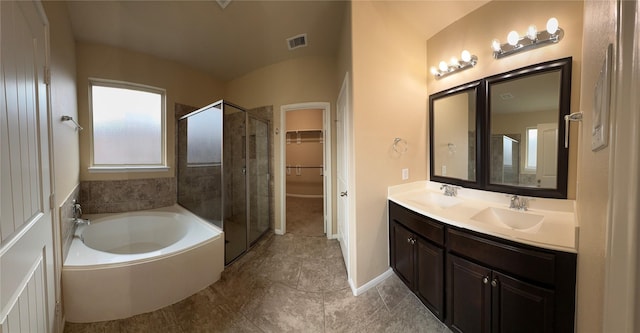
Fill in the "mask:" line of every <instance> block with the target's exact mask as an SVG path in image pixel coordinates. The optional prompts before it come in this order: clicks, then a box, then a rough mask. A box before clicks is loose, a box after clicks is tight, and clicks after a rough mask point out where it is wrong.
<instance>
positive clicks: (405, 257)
mask: <svg viewBox="0 0 640 333" xmlns="http://www.w3.org/2000/svg"><path fill="white" fill-rule="evenodd" d="M393 234H394V244H393V253H392V256H393V259H394V260H393V261H394V263H395V264H394V267H393V268H394V270H395V271H396V273H398V276H400V278H401V279H402V280H404V283H406V284H407V285H408V286H409V288H411V289H414V284H413V283H414V280H415V264H414V246H413V239H414V237H415V236H414V235H413V234H412V233H411V232H410V231H409V230H408V229H407V228H405V227H403V226H401V225H400V224H397V223H393Z"/></svg>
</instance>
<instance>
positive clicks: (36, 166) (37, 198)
mask: <svg viewBox="0 0 640 333" xmlns="http://www.w3.org/2000/svg"><path fill="white" fill-rule="evenodd" d="M0 24H1V25H0V33H1V34H0V46H1V48H0V52H1V53H0V60H1V62H0V63H1V64H2V65H1V66H2V68H1V70H0V82H1V86H0V87H1V89H0V175H1V177H0V192H1V198H0V199H1V200H0V201H1V204H0V240H1V241H0V332H2V333H4V332H50V331H52V330H53V324H52V323H53V321H54V310H55V298H54V292H55V290H54V278H53V236H52V222H51V207H50V204H49V196H50V194H51V182H50V180H51V177H50V169H49V134H48V112H47V87H46V85H45V82H44V73H45V63H46V56H47V53H46V52H47V49H46V47H47V45H46V43H47V41H46V38H47V37H46V36H47V33H46V30H47V19H46V16H45V15H44V10H43V9H42V5H41V4H40V3H39V2H33V1H0Z"/></svg>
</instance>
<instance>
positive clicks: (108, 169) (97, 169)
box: [89, 165, 169, 173]
mask: <svg viewBox="0 0 640 333" xmlns="http://www.w3.org/2000/svg"><path fill="white" fill-rule="evenodd" d="M166 171H169V167H168V166H164V165H159V166H148V165H145V166H92V167H89V172H90V173H118V172H166Z"/></svg>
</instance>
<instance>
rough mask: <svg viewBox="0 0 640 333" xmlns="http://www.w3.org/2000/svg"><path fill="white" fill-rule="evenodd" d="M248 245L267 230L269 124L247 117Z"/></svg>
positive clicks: (268, 219)
mask: <svg viewBox="0 0 640 333" xmlns="http://www.w3.org/2000/svg"><path fill="white" fill-rule="evenodd" d="M248 134H249V141H248V154H249V158H248V162H249V165H248V166H249V180H248V181H249V244H253V243H254V242H255V241H256V240H257V239H258V238H259V237H260V236H261V235H262V234H264V233H265V232H266V231H267V230H268V229H269V221H270V209H269V177H270V174H269V170H270V166H269V149H270V143H269V122H268V121H266V120H262V119H258V118H255V117H252V116H249V133H248Z"/></svg>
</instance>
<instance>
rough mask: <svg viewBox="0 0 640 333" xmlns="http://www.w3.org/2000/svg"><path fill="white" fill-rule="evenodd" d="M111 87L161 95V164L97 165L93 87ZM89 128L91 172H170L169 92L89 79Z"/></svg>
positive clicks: (118, 82)
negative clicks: (168, 148)
mask: <svg viewBox="0 0 640 333" xmlns="http://www.w3.org/2000/svg"><path fill="white" fill-rule="evenodd" d="M94 86H99V87H110V88H119V89H129V90H137V91H143V92H149V93H154V94H159V95H160V99H161V103H160V113H161V114H160V131H161V133H160V141H161V142H160V145H161V147H160V154H161V156H160V163H158V164H96V163H95V152H94V139H95V138H94V130H93V87H94ZM88 97H89V103H88V104H89V127H90V135H89V136H90V140H89V141H90V143H89V144H90V147H89V155H90V161H89V168H88V169H89V172H101V173H108V172H165V171H169V165H168V164H167V90H166V89H163V88H158V87H154V86H149V85H144V84H138V83H133V82H126V81H118V80H108V79H100V78H89V84H88Z"/></svg>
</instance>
